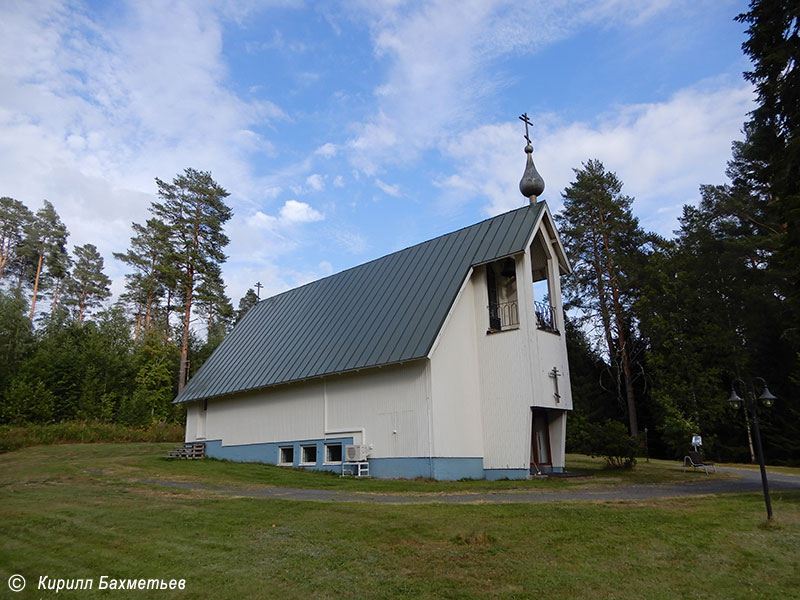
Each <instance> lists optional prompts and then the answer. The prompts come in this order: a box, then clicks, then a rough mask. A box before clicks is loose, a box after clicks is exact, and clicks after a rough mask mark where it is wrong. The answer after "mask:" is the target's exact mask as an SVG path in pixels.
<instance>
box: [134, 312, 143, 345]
mask: <svg viewBox="0 0 800 600" xmlns="http://www.w3.org/2000/svg"><path fill="white" fill-rule="evenodd" d="M141 330H142V306H141V305H139V310H137V311H136V333H135V334H134V335H133V341H134V342H138V341H139V332H140V331H141Z"/></svg>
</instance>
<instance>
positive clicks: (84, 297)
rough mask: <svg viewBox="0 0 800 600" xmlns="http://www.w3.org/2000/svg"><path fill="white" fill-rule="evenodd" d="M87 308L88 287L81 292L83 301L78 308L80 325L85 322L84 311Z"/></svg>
mask: <svg viewBox="0 0 800 600" xmlns="http://www.w3.org/2000/svg"><path fill="white" fill-rule="evenodd" d="M85 310H86V288H84V290H83V292H82V293H81V303H80V306H79V308H78V325H82V324H83V311H85Z"/></svg>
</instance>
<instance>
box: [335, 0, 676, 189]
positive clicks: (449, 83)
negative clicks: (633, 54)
mask: <svg viewBox="0 0 800 600" xmlns="http://www.w3.org/2000/svg"><path fill="white" fill-rule="evenodd" d="M675 3H676V2H671V3H669V2H667V0H647V1H645V0H642V1H636V2H632V1H629V0H628V1H623V0H604V1H599V0H583V1H571V2H566V1H560V2H558V1H554V2H546V3H545V2H541V3H535V4H534V3H527V2H516V1H511V0H471V1H461V0H460V1H455V0H438V1H435V2H424V3H419V4H411V5H409V4H408V3H404V2H373V1H371V0H364V1H363V2H361V3H360V4H359V8H360V13H361V14H363V15H366V17H365V18H367V20H368V22H369V25H370V28H371V31H372V37H373V40H374V49H375V54H376V55H377V56H378V57H379V58H381V59H384V60H387V61H388V62H389V65H390V67H389V71H388V74H387V77H386V79H385V80H384V82H383V83H382V84H381V85H380V86H378V87H377V88H376V89H375V97H376V102H377V108H376V110H375V111H374V113H373V114H372V115H371V116H369V117H368V118H366V119H365V120H363V121H361V122H359V123H357V124H355V126H354V127H355V130H356V134H355V135H354V136H353V137H352V138H351V139H350V140H348V142H347V144H346V147H347V151H348V155H349V159H350V161H351V162H352V164H353V165H354V166H356V167H357V168H358V169H360V170H361V171H363V172H365V173H367V174H369V175H374V174H376V173H379V172H381V171H382V170H383V167H384V166H385V165H386V164H389V163H391V164H394V165H396V164H397V163H398V162H400V163H402V162H404V161H411V160H413V159H415V158H417V157H418V156H419V155H420V153H421V152H423V151H425V150H426V149H430V148H434V147H437V146H438V145H439V144H441V143H444V142H445V136H446V135H448V134H449V132H450V131H451V130H452V122H453V120H454V118H456V116H457V118H458V120H459V121H460V122H464V121H466V120H469V119H470V118H471V117H473V116H474V115H475V114H476V113H477V111H478V106H479V105H480V101H481V100H482V99H484V98H486V97H487V96H489V95H491V94H492V92H494V91H495V90H496V89H497V88H498V87H499V86H500V85H501V84H502V80H501V79H499V78H500V77H502V76H501V75H498V74H497V73H496V71H495V70H493V69H492V68H490V67H491V63H492V61H493V60H495V59H496V58H498V57H501V56H504V55H507V54H509V53H512V52H517V53H520V54H523V53H526V54H531V53H534V52H536V51H537V50H538V49H540V48H542V47H544V46H546V45H548V44H551V43H553V42H555V41H558V40H561V39H563V38H565V37H567V36H568V35H570V34H571V33H572V32H574V31H575V30H576V29H577V28H578V27H579V26H582V25H587V24H592V25H593V26H598V25H600V26H607V25H608V23H609V22H610V20H612V19H613V20H614V21H616V22H618V23H620V22H621V23H628V22H631V23H634V22H641V21H643V20H645V19H649V18H652V17H653V16H655V15H656V14H657V13H659V12H660V11H662V10H665V9H666V8H667V5H668V4H675Z"/></svg>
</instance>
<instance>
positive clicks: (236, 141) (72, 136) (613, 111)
mask: <svg viewBox="0 0 800 600" xmlns="http://www.w3.org/2000/svg"><path fill="white" fill-rule="evenodd" d="M746 9H747V3H746V2H745V1H741V0H740V1H733V0H693V1H684V0H592V1H583V0H572V1H561V2H559V1H555V0H551V1H540V2H537V1H528V2H519V1H514V2H511V1H500V0H481V1H461V2H452V1H439V2H436V1H430V2H405V1H402V0H385V1H380V0H370V1H363V2H362V1H359V0H352V1H349V2H341V3H339V2H333V1H330V2H300V1H292V0H286V1H264V2H256V1H252V2H250V1H246V0H227V1H217V2H211V1H203V0H193V1H186V2H180V1H172V2H158V1H154V0H134V1H131V2H105V1H103V2H68V1H47V0H27V1H24V0H23V1H14V0H11V1H9V0H6V1H5V2H3V3H1V4H0V186H1V187H2V189H0V194H2V195H7V196H12V197H14V198H17V199H19V200H21V201H23V202H25V203H26V204H27V205H28V206H29V207H30V208H31V209H33V210H36V209H38V208H39V206H41V202H42V199H44V198H46V199H48V200H50V201H51V202H53V204H54V205H55V206H56V209H57V210H58V211H59V213H60V215H61V216H62V219H63V220H64V222H65V223H66V224H67V226H68V228H69V230H70V232H71V237H70V240H69V241H70V246H71V247H72V246H74V245H80V244H84V243H88V242H91V243H94V244H95V245H97V246H98V248H99V249H100V251H101V253H102V254H103V255H104V257H105V259H106V271H107V273H108V274H109V275H110V276H111V277H112V279H113V280H114V286H113V290H114V291H115V292H116V293H119V292H121V291H122V290H123V285H124V280H123V275H124V273H125V268H124V265H121V264H119V263H117V262H116V261H115V260H114V259H113V258H112V256H111V253H112V252H113V251H124V250H125V249H126V248H127V243H128V240H129V238H130V234H131V231H130V223H131V222H132V221H137V222H143V221H144V220H145V219H147V217H148V213H147V207H148V206H149V204H150V202H151V201H152V200H153V199H154V198H155V190H156V186H155V183H154V178H155V177H159V178H161V179H165V180H169V179H171V178H172V177H173V176H174V175H175V174H177V173H179V172H181V171H182V170H183V169H184V168H185V167H193V168H196V169H201V170H208V171H211V173H212V175H213V176H214V178H215V179H216V181H217V182H218V183H219V184H221V185H222V186H224V187H225V188H226V189H227V190H228V191H229V192H230V193H231V196H230V198H229V199H228V201H229V204H230V205H231V207H232V208H233V210H234V213H235V216H234V218H233V220H232V221H231V222H230V223H229V225H228V227H227V232H228V234H229V236H230V237H231V244H230V246H229V247H228V249H227V254H228V255H229V260H228V262H227V263H226V265H225V267H224V276H225V280H226V282H227V284H228V292H229V295H230V296H231V298H232V300H233V302H234V304H236V303H237V302H238V300H239V298H240V297H241V296H242V295H243V294H244V292H245V291H246V290H247V288H248V287H251V286H252V285H253V284H254V283H255V282H256V281H261V283H262V284H264V286H265V289H264V290H263V291H262V297H264V296H266V295H270V294H273V293H277V292H280V291H283V290H285V289H287V288H290V287H294V286H296V285H299V284H302V283H305V282H308V281H310V280H313V279H317V278H319V277H323V276H325V275H328V274H330V273H333V272H337V271H341V270H343V269H346V268H348V267H351V266H354V265H357V264H360V263H363V262H365V261H367V260H371V259H373V258H377V257H379V256H383V255H385V254H388V253H390V252H393V251H395V250H398V249H401V248H404V247H406V246H409V245H412V244H415V243H418V242H421V241H424V240H426V239H430V238H431V237H434V236H436V235H440V234H443V233H447V232H448V231H452V230H454V229H457V228H459V227H463V226H466V225H470V224H472V223H474V222H477V221H479V220H481V219H484V218H486V217H488V216H492V215H495V214H499V213H501V212H505V211H507V210H511V209H513V208H516V207H518V206H521V205H522V204H523V203H524V202H526V200H525V199H524V198H523V197H522V196H521V195H520V193H519V191H518V188H517V185H518V183H519V179H520V176H521V175H522V171H523V168H524V162H525V155H524V152H523V146H524V140H523V137H522V136H523V133H524V129H523V126H522V124H521V123H520V122H519V121H518V120H517V117H518V115H520V114H521V113H523V112H527V113H528V115H529V116H530V117H531V118H532V120H533V122H534V128H533V130H532V132H531V137H532V139H533V144H534V148H535V152H534V160H535V162H536V165H537V168H538V170H539V172H540V173H541V174H542V176H543V177H544V180H545V182H546V190H545V192H544V194H543V198H544V199H545V200H546V201H547V202H548V204H549V205H550V206H551V208H552V209H553V210H554V211H556V212H557V211H558V210H559V208H560V206H561V191H562V190H563V189H564V187H565V186H566V185H568V184H569V182H570V181H571V178H572V175H573V173H572V169H573V168H577V167H580V165H581V163H582V162H585V161H586V160H588V159H590V158H598V159H600V160H602V161H603V163H604V164H605V166H606V168H608V169H609V170H612V171H615V172H616V173H617V174H618V175H619V176H620V178H621V179H622V181H623V182H624V184H625V186H624V188H623V191H624V192H625V193H627V194H628V195H630V196H633V197H634V198H635V201H634V212H635V213H636V215H637V216H638V217H639V218H640V219H641V221H642V224H643V225H644V227H646V228H647V229H649V230H652V231H656V232H658V233H661V234H663V235H671V232H672V231H673V230H674V229H675V228H676V227H677V216H678V215H679V214H680V208H681V206H682V205H683V204H686V203H696V202H697V200H698V186H699V185H701V184H706V183H724V182H725V175H724V170H725V163H726V161H727V160H728V159H729V157H730V144H731V141H732V140H734V139H740V138H741V127H742V124H743V122H744V121H745V120H746V118H747V112H748V111H749V110H751V109H752V102H753V97H754V96H753V91H752V89H751V87H750V86H749V85H748V84H746V83H745V82H744V81H743V79H742V76H741V73H742V71H744V70H746V69H747V68H748V62H747V60H746V59H745V57H744V56H743V55H742V52H741V43H742V42H743V41H744V39H745V35H744V32H743V29H744V28H743V26H742V25H740V24H738V23H735V22H734V21H733V17H735V16H736V15H737V14H739V13H740V12H743V11H745V10H746Z"/></svg>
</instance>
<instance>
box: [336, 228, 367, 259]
mask: <svg viewBox="0 0 800 600" xmlns="http://www.w3.org/2000/svg"><path fill="white" fill-rule="evenodd" d="M329 235H330V238H331V239H332V240H333V242H334V244H336V246H338V247H339V248H341V249H342V250H344V251H345V252H347V253H349V254H363V253H364V252H366V251H367V250H368V249H369V244H368V243H367V240H366V239H365V238H364V236H362V235H361V234H360V233H356V232H355V231H347V230H345V229H334V230H331V231H330V232H329Z"/></svg>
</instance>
